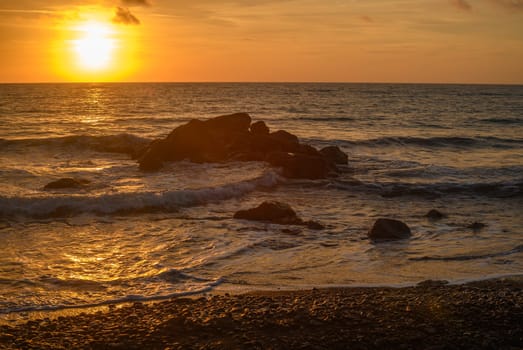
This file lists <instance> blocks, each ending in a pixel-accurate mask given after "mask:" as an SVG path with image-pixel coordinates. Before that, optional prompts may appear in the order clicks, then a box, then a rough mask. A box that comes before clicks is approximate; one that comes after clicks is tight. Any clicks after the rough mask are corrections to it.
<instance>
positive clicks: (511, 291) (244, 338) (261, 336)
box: [0, 279, 523, 349]
mask: <svg viewBox="0 0 523 350" xmlns="http://www.w3.org/2000/svg"><path fill="white" fill-rule="evenodd" d="M522 286H523V281H522V280H521V279H500V280H490V281H483V282H474V283H469V284H465V285H452V286H449V285H445V284H443V283H440V282H431V281H427V282H425V283H421V284H420V285H418V286H416V287H408V288H340V289H324V290H317V289H313V290H304V291H292V292H289V291H285V292H259V293H249V294H243V295H228V294H225V295H214V296H205V297H199V298H176V299H171V300H167V301H162V302H157V303H154V304H142V303H135V304H133V305H129V306H124V307H118V308H117V307H113V308H111V309H110V310H108V311H107V312H101V311H100V312H96V313H82V314H79V315H75V316H68V317H63V316H61V317H57V318H53V319H49V318H48V319H44V320H37V321H29V322H27V323H25V324H21V325H16V326H1V328H0V347H1V348H7V349H73V348H86V349H213V348H218V349H236V348H238V349H257V348H258V349H386V348H389V349H522V348H523V291H522Z"/></svg>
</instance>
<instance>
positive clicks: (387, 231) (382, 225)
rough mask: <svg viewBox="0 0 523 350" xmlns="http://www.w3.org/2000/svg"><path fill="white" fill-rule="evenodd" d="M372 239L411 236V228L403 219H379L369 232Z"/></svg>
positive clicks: (393, 238)
mask: <svg viewBox="0 0 523 350" xmlns="http://www.w3.org/2000/svg"><path fill="white" fill-rule="evenodd" d="M368 236H369V238H370V239H372V240H376V241H379V240H397V239H405V238H409V237H410V236H411V232H410V228H409V227H408V226H407V224H405V223H404V222H402V221H398V220H393V219H378V220H376V222H375V223H374V225H373V226H372V228H371V229H370V231H369V232H368Z"/></svg>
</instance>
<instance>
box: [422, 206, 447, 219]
mask: <svg viewBox="0 0 523 350" xmlns="http://www.w3.org/2000/svg"><path fill="white" fill-rule="evenodd" d="M425 216H426V217H427V218H429V219H432V220H440V219H443V218H444V217H445V216H446V215H445V214H443V213H442V212H440V211H439V210H437V209H431V210H429V212H428V213H427V214H425Z"/></svg>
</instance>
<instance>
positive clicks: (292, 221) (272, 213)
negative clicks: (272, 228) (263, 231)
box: [234, 201, 325, 230]
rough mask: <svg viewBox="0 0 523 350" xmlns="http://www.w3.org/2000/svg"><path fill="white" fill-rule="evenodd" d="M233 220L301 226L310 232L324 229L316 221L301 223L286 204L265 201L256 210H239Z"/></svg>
mask: <svg viewBox="0 0 523 350" xmlns="http://www.w3.org/2000/svg"><path fill="white" fill-rule="evenodd" d="M234 218H235V219H243V220H252V221H264V222H270V223H274V224H280V225H302V226H307V227H308V228H309V229H311V230H322V229H324V228H325V227H324V226H323V225H322V224H320V223H319V222H316V221H312V220H310V221H303V220H302V219H301V218H299V217H298V216H297V215H296V212H295V211H294V210H293V209H292V208H291V207H290V206H289V205H288V204H286V203H282V202H278V201H266V202H263V203H262V204H260V205H259V206H257V207H256V208H252V209H247V210H240V211H237V212H236V213H235V214H234Z"/></svg>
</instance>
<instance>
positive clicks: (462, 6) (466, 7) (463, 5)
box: [449, 0, 472, 11]
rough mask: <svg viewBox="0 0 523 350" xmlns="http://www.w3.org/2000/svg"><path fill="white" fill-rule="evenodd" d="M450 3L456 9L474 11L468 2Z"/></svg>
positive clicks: (464, 0) (460, 0)
mask: <svg viewBox="0 0 523 350" xmlns="http://www.w3.org/2000/svg"><path fill="white" fill-rule="evenodd" d="M449 1H450V3H451V4H452V5H453V6H454V7H456V8H458V9H460V10H462V11H470V10H472V6H470V4H469V3H468V2H467V0H449Z"/></svg>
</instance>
